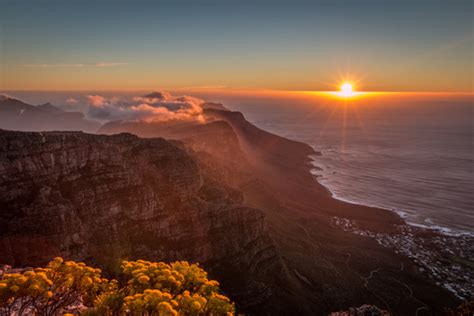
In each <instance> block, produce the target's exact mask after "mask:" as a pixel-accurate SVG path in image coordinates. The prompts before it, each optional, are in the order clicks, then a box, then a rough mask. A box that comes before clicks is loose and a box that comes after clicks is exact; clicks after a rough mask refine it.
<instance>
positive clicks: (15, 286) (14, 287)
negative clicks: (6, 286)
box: [10, 285, 20, 292]
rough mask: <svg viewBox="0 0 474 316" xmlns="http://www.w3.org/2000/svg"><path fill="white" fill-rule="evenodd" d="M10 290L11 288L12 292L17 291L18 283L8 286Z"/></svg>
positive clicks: (18, 288)
mask: <svg viewBox="0 0 474 316" xmlns="http://www.w3.org/2000/svg"><path fill="white" fill-rule="evenodd" d="M10 290H12V291H13V292H18V291H19V290H20V287H19V286H18V285H13V286H11V287H10Z"/></svg>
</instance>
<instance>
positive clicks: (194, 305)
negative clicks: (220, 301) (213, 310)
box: [191, 301, 201, 312]
mask: <svg viewBox="0 0 474 316" xmlns="http://www.w3.org/2000/svg"><path fill="white" fill-rule="evenodd" d="M200 309H201V304H200V303H199V302H198V301H194V302H193V303H192V304H191V310H192V311H193V312H198V311H199V310H200Z"/></svg>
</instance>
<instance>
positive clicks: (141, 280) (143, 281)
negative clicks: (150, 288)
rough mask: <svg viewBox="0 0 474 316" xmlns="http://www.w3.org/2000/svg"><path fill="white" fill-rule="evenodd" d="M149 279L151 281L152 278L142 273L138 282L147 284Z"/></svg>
mask: <svg viewBox="0 0 474 316" xmlns="http://www.w3.org/2000/svg"><path fill="white" fill-rule="evenodd" d="M148 281H150V278H149V277H147V276H146V275H142V276H140V277H139V278H138V282H140V283H142V284H145V283H147V282H148Z"/></svg>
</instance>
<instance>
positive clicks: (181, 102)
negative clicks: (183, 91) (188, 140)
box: [87, 92, 204, 122]
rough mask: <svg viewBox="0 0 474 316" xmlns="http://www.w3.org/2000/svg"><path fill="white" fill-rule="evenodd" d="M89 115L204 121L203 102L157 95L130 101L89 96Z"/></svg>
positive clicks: (147, 120) (138, 97) (161, 93)
mask: <svg viewBox="0 0 474 316" xmlns="http://www.w3.org/2000/svg"><path fill="white" fill-rule="evenodd" d="M87 101H88V104H89V109H88V112H87V115H88V116H89V117H90V118H94V119H99V120H107V121H113V120H133V121H145V122H160V121H169V120H186V121H192V120H195V121H203V120H204V118H203V115H202V107H201V104H203V103H204V100H201V99H199V98H194V97H190V96H179V97H173V96H172V95H171V94H169V93H165V92H154V93H151V94H148V95H145V96H137V97H132V98H128V99H123V98H119V97H104V96H101V95H88V96H87Z"/></svg>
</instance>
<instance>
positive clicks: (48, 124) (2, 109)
mask: <svg viewBox="0 0 474 316" xmlns="http://www.w3.org/2000/svg"><path fill="white" fill-rule="evenodd" d="M99 126H100V125H99V124H98V123H97V122H93V121H89V120H87V119H85V117H84V114H83V113H82V112H66V111H62V110H61V109H59V108H57V107H55V106H53V105H52V104H50V103H46V104H42V105H39V106H33V105H30V104H27V103H24V102H22V101H20V100H17V99H14V98H10V97H7V96H2V98H0V128H3V129H9V130H18V131H51V130H64V131H73V130H76V131H86V132H95V131H96V130H97V129H98V128H99Z"/></svg>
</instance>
